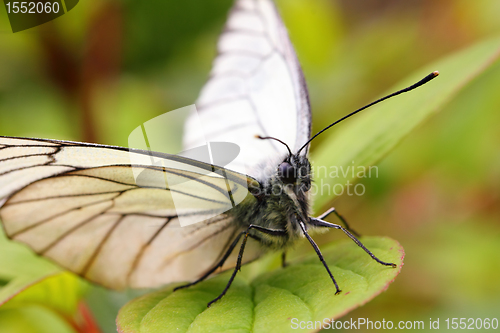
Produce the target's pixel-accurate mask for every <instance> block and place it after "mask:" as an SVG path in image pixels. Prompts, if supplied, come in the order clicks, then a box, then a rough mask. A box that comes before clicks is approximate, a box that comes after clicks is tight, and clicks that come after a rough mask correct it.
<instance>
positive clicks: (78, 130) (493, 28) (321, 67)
mask: <svg viewBox="0 0 500 333" xmlns="http://www.w3.org/2000/svg"><path fill="white" fill-rule="evenodd" d="M277 3H278V7H279V9H280V11H281V14H282V16H283V18H284V20H285V23H286V25H287V27H288V29H289V33H290V35H291V39H292V41H293V43H294V45H295V47H296V49H297V53H298V56H299V59H300V61H301V63H302V66H303V69H304V72H305V76H306V79H307V81H308V85H309V91H310V96H311V103H312V110H313V127H314V129H313V131H317V130H319V129H321V128H322V127H324V126H325V125H327V124H328V123H330V122H332V121H333V120H335V119H337V118H339V117H341V116H342V115H345V114H346V113H348V112H349V111H352V110H354V109H356V108H357V107H360V106H362V105H364V104H366V103H368V102H370V101H372V100H374V99H375V98H377V97H379V96H380V94H381V93H382V92H384V91H386V90H387V89H388V88H389V87H391V86H393V85H394V84H395V83H397V82H398V81H399V80H400V79H403V78H404V77H406V76H408V75H409V74H410V73H411V72H413V71H414V70H416V69H418V68H420V67H422V66H424V65H425V64H428V63H430V62H432V61H434V60H436V59H439V58H440V57H442V56H445V55H449V54H453V53H454V52H456V51H458V50H461V49H462V48H464V47H467V46H468V45H471V44H474V43H475V42H477V41H480V40H482V39H484V38H488V37H490V36H496V35H499V34H500V20H499V19H498V14H499V13H500V2H499V1H497V0H481V1H467V0H442V1H431V0H411V1H399V0H336V1H335V0H280V1H277ZM231 4H232V1H229V0H203V1H200V0H196V1H195V0H185V1H172V0H154V1H131V0H123V1H99V2H96V1H92V2H91V1H81V2H80V3H79V4H78V5H77V7H75V8H74V9H73V10H72V11H70V12H69V13H68V14H66V15H64V16H62V17H60V18H58V19H56V20H55V21H52V22H49V23H47V24H44V25H42V26H39V27H35V28H32V29H29V30H26V31H23V32H19V33H16V34H13V33H12V32H11V30H10V26H9V24H8V20H7V15H6V13H5V7H4V6H0V135H9V136H25V137H42V138H52V139H64V140H77V141H87V142H96V143H103V144H112V145H121V146H126V145H127V138H128V135H129V134H130V132H131V131H132V130H133V129H134V128H135V127H137V126H139V125H140V124H142V123H143V122H145V121H147V120H149V119H151V118H153V117H155V116H157V115H160V114H162V113H164V112H167V111H170V110H173V109H176V108H180V107H183V106H186V105H189V104H193V103H194V101H195V99H196V97H197V95H198V93H199V91H200V89H201V87H202V85H203V83H204V82H205V80H206V78H207V75H208V72H209V70H210V67H211V62H212V59H213V57H214V55H215V43H216V40H217V36H218V33H219V32H220V31H221V28H222V25H223V24H224V21H225V18H226V14H227V11H228V9H229V7H230V6H231ZM436 69H437V70H439V68H436ZM438 79H439V78H438ZM498 87H500V62H498V61H497V62H496V63H495V64H494V65H493V66H492V67H491V68H490V69H489V70H487V71H486V72H485V73H484V74H482V75H481V76H480V77H478V78H476V79H475V80H474V81H473V82H472V83H471V84H470V85H469V86H467V87H466V88H465V89H464V90H463V91H462V92H461V94H460V96H459V97H458V98H457V99H455V100H454V101H452V102H451V103H450V104H449V105H448V106H447V107H446V108H445V109H443V110H442V111H441V112H440V113H439V114H438V115H437V116H434V117H433V118H431V119H430V121H428V122H427V123H425V124H424V125H423V126H421V127H420V128H419V129H418V130H416V131H414V132H413V133H412V134H411V135H410V136H409V137H408V138H406V139H405V140H404V141H403V142H401V144H400V145H399V146H398V148H397V149H396V150H395V151H393V152H392V153H391V154H390V155H389V156H388V157H387V158H385V159H384V160H383V161H382V162H381V163H380V164H379V165H378V170H379V177H378V178H374V179H373V178H372V179H364V180H363V184H364V185H365V187H366V194H365V195H364V196H362V197H357V196H347V195H345V196H341V197H340V198H338V199H337V200H335V202H334V203H333V204H334V205H335V207H336V208H337V209H338V211H340V212H341V213H342V214H343V215H344V216H345V217H346V218H347V219H348V220H349V221H350V223H351V225H352V226H353V228H354V229H355V230H357V231H359V232H360V233H362V234H364V235H387V236H389V237H391V238H394V239H396V240H398V241H399V242H400V243H401V244H402V245H403V247H404V248H405V250H406V259H405V266H404V267H403V270H402V272H401V274H400V275H399V276H398V278H397V279H396V281H395V282H394V283H393V284H392V285H391V286H390V287H389V289H388V290H387V291H386V292H385V293H383V294H381V295H380V296H379V297H377V298H375V299H374V300H373V301H371V302H369V303H368V304H366V305H365V306H363V307H361V308H358V309H356V310H354V311H352V312H351V313H349V314H347V315H346V316H345V317H344V318H343V319H349V318H351V317H352V318H358V317H363V318H369V319H370V320H373V321H375V320H382V319H384V318H385V319H386V320H392V321H395V322H396V321H399V320H410V321H413V320H424V321H425V322H426V323H427V322H428V320H429V318H433V320H435V319H437V318H440V319H441V322H443V321H444V320H445V319H446V318H461V317H463V318H492V317H494V316H496V317H497V318H498V317H500V316H499V313H500V284H499V283H498V281H500V225H499V221H500V131H499V130H498V128H499V124H500V112H499V111H500V94H498V89H499V88H498ZM368 112H369V111H368ZM166 130H167V129H166ZM172 130H175V128H172ZM324 138H325V137H320V138H319V139H318V140H316V141H315V142H314V144H313V145H312V154H313V155H314V150H315V147H318V146H320V145H327V146H328V142H326V141H325V140H324ZM331 150H332V151H335V147H333V146H332V147H331ZM341 237H343V235H340V234H338V233H335V232H334V231H332V232H330V233H327V234H323V235H319V236H317V237H316V239H317V241H318V243H319V244H320V245H321V244H324V243H327V242H329V241H331V240H332V239H338V238H341ZM306 248H307V251H310V248H309V247H298V251H301V249H306ZM1 255H2V254H1V253H0V256H1ZM130 296H131V295H129V294H120V293H114V292H107V291H105V290H102V289H100V288H95V287H92V288H91V291H90V293H89V294H88V296H87V304H88V306H89V308H90V311H91V312H92V313H93V316H94V317H95V318H96V320H97V322H98V323H99V325H100V326H101V330H102V332H113V331H114V330H115V327H114V318H115V316H116V311H117V309H118V308H119V306H120V305H121V304H123V302H125V301H126V300H127V299H128V298H129V297H130ZM0 312H1V311H0ZM0 318H1V317H0ZM442 325H443V323H442ZM426 326H427V325H426ZM34 329H35V328H34ZM26 332H31V331H26ZM33 332H38V331H33ZM87 332H90V331H87Z"/></svg>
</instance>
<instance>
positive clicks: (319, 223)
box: [309, 217, 397, 267]
mask: <svg viewBox="0 0 500 333" xmlns="http://www.w3.org/2000/svg"><path fill="white" fill-rule="evenodd" d="M309 224H311V225H313V226H316V227H325V228H335V229H340V230H342V231H343V232H344V233H345V234H346V235H347V236H348V237H349V238H350V239H352V240H353V241H354V243H356V244H357V245H358V246H359V247H360V248H362V249H363V250H364V251H365V252H366V253H368V255H370V257H372V259H373V260H375V261H376V262H378V263H379V264H381V265H384V266H392V267H397V265H396V264H393V263H389V262H385V261H382V260H380V259H379V258H377V257H376V256H375V255H374V254H373V253H371V251H370V250H368V249H367V248H366V246H364V245H363V243H361V242H360V241H359V240H358V239H357V238H356V237H355V236H354V235H353V234H351V233H350V232H349V231H348V230H347V229H346V228H344V227H342V226H341V225H338V224H333V223H329V222H326V221H323V220H321V219H319V218H314V217H310V218H309Z"/></svg>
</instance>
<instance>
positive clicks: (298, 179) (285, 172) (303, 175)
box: [277, 155, 311, 192]
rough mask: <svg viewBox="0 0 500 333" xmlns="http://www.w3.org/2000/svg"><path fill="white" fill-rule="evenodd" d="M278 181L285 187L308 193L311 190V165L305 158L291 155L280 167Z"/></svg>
mask: <svg viewBox="0 0 500 333" xmlns="http://www.w3.org/2000/svg"><path fill="white" fill-rule="evenodd" d="M277 172H278V179H279V180H280V181H281V182H282V183H283V185H285V186H292V187H295V188H297V189H299V190H301V191H304V192H307V191H309V189H310V188H311V163H309V160H308V159H307V157H305V156H303V155H302V156H301V155H290V156H288V157H287V158H286V159H285V160H284V161H283V162H281V163H280V164H279V165H278V170H277Z"/></svg>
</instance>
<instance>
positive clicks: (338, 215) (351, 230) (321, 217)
mask: <svg viewBox="0 0 500 333" xmlns="http://www.w3.org/2000/svg"><path fill="white" fill-rule="evenodd" d="M331 213H334V214H335V215H336V216H337V218H338V219H339V220H340V221H342V223H344V225H345V228H346V229H347V230H349V232H351V233H352V234H353V235H354V236H356V237H361V235H360V234H359V233H357V232H356V231H354V230H353V229H352V228H351V227H349V224H348V223H347V221H346V219H345V218H344V217H343V216H342V215H340V214H339V212H337V210H336V209H335V207H332V208H330V209H329V210H327V211H326V212H324V213H323V214H321V215H320V216H318V217H317V219H319V220H324V219H325V218H326V217H327V216H328V215H330V214H331Z"/></svg>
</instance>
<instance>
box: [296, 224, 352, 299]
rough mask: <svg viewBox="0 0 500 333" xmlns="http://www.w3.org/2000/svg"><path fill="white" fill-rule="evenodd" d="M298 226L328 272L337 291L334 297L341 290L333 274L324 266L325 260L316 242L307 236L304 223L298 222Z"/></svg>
mask: <svg viewBox="0 0 500 333" xmlns="http://www.w3.org/2000/svg"><path fill="white" fill-rule="evenodd" d="M299 225H300V228H301V229H302V232H303V233H304V235H305V236H306V238H307V240H308V241H309V243H311V245H312V247H313V248H314V251H316V254H317V255H318V257H319V260H320V261H321V262H322V263H323V266H325V268H326V271H327V272H328V275H330V278H331V279H332V281H333V284H334V285H335V289H337V291H336V292H335V295H337V294H338V293H340V292H341V291H342V290H340V289H339V285H338V284H337V281H335V278H334V277H333V274H332V272H331V271H330V268H329V267H328V265H327V264H326V261H325V259H324V258H323V254H322V253H321V251H320V249H319V247H318V245H317V244H316V242H315V241H314V240H313V239H312V238H311V236H309V234H308V233H307V229H306V226H305V225H304V222H302V221H300V222H299Z"/></svg>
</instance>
